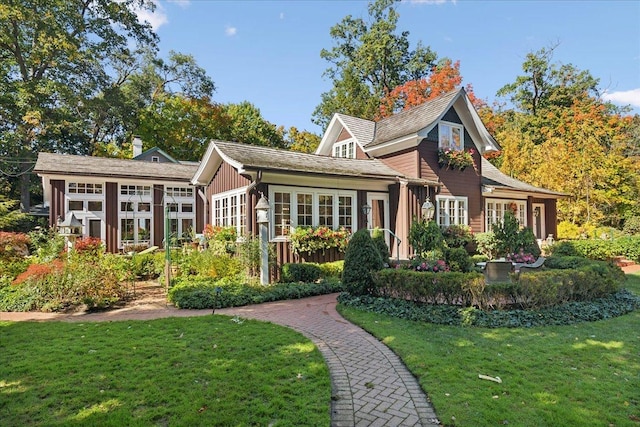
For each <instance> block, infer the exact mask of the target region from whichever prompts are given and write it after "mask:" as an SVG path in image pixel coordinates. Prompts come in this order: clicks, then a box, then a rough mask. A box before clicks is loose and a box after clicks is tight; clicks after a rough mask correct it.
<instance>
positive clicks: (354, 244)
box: [342, 229, 383, 295]
mask: <svg viewBox="0 0 640 427" xmlns="http://www.w3.org/2000/svg"><path fill="white" fill-rule="evenodd" d="M382 267H383V264H382V258H381V257H380V253H379V252H378V249H377V248H376V246H375V245H374V243H373V240H372V239H371V236H370V235H369V231H368V230H365V229H361V230H358V231H356V232H355V233H354V234H353V236H352V237H351V241H350V242H349V246H348V247H347V252H346V254H345V257H344V271H343V272H342V283H344V285H345V287H346V289H347V291H348V292H350V293H353V294H355V295H360V294H365V293H369V292H371V290H372V288H373V278H372V276H371V273H372V272H374V271H377V270H380V269H381V268H382Z"/></svg>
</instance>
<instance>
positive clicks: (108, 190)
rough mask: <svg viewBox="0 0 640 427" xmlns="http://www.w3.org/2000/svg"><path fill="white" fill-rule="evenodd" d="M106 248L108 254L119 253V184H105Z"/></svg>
mask: <svg viewBox="0 0 640 427" xmlns="http://www.w3.org/2000/svg"><path fill="white" fill-rule="evenodd" d="M104 192H105V195H104V197H105V198H104V204H105V212H104V216H105V236H104V239H105V246H106V250H107V252H111V253H118V250H119V248H118V229H119V228H120V224H119V223H118V222H119V220H118V183H117V182H107V183H105V191H104Z"/></svg>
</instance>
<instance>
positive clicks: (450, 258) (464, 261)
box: [444, 247, 473, 273]
mask: <svg viewBox="0 0 640 427" xmlns="http://www.w3.org/2000/svg"><path fill="white" fill-rule="evenodd" d="M444 253H445V260H446V261H447V264H448V265H449V269H450V270H451V271H461V272H463V273H466V272H469V271H471V270H472V269H473V264H472V263H471V259H470V258H469V253H468V252H467V250H466V249H465V248H464V247H454V248H450V249H447V250H445V252H444Z"/></svg>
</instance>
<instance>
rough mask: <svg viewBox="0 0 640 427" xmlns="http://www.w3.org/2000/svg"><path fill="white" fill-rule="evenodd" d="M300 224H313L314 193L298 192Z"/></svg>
mask: <svg viewBox="0 0 640 427" xmlns="http://www.w3.org/2000/svg"><path fill="white" fill-rule="evenodd" d="M297 198H298V223H297V225H298V226H311V225H313V194H307V193H298V195H297Z"/></svg>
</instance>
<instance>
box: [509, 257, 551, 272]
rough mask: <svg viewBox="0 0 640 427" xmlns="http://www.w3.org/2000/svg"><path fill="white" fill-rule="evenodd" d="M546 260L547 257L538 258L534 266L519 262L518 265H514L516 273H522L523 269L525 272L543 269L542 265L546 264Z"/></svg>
mask: <svg viewBox="0 0 640 427" xmlns="http://www.w3.org/2000/svg"><path fill="white" fill-rule="evenodd" d="M544 260H545V257H542V256H541V257H538V259H537V260H536V261H535V262H534V263H532V264H525V263H520V262H517V263H515V264H513V268H514V269H515V271H516V273H520V271H521V270H522V269H523V268H524V269H525V270H526V269H532V270H534V269H537V268H540V267H542V265H543V264H544Z"/></svg>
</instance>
